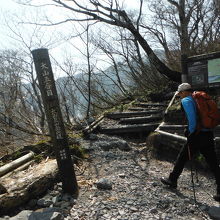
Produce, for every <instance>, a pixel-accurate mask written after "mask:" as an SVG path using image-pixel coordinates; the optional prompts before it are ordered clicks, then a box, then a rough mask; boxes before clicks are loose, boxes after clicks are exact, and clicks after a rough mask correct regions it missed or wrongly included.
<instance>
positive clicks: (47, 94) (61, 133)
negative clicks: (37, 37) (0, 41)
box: [32, 48, 78, 196]
mask: <svg viewBox="0 0 220 220" xmlns="http://www.w3.org/2000/svg"><path fill="white" fill-rule="evenodd" d="M32 55H33V58H34V64H35V68H36V73H37V77H38V81H39V87H40V91H41V95H42V100H43V104H44V108H45V113H46V117H47V121H48V126H49V132H50V135H51V138H52V142H53V145H54V150H55V153H56V158H57V165H58V169H59V173H60V177H61V181H62V188H63V192H64V193H69V194H71V195H76V196H77V195H78V185H77V181H76V176H75V171H74V167H73V162H72V159H71V154H70V151H69V145H68V139H67V134H66V132H65V127H64V123H63V118H62V114H61V110H60V106H59V100H58V95H57V90H56V86H55V81H54V77H53V72H52V68H51V63H50V58H49V54H48V50H47V49H45V48H42V49H36V50H33V51H32Z"/></svg>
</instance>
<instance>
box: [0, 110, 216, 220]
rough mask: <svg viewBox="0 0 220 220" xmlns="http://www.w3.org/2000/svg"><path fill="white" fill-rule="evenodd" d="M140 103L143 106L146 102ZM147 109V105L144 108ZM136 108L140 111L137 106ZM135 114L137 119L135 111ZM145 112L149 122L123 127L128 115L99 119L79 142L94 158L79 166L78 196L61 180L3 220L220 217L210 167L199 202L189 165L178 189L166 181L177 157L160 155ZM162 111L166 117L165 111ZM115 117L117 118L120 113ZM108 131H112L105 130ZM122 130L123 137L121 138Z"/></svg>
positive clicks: (201, 175)
mask: <svg viewBox="0 0 220 220" xmlns="http://www.w3.org/2000/svg"><path fill="white" fill-rule="evenodd" d="M137 107H138V108H139V110H140V106H137ZM141 107H143V106H141ZM151 108H152V107H151ZM154 108H155V106H154ZM139 110H138V111H139ZM145 110H146V108H145V109H144V110H143V111H145ZM151 110H152V109H151ZM131 112H137V111H136V110H134V109H132V111H131ZM120 114H121V113H120ZM126 114H127V115H129V113H126ZM126 114H125V115H126ZM132 114H133V115H132V117H134V113H132ZM141 114H143V115H142V116H140V115H138V114H136V116H135V117H138V121H142V120H143V121H144V122H143V121H142V122H141V123H142V124H138V123H137V124H135V123H133V120H135V119H133V120H131V121H132V122H131V123H132V124H131V125H121V124H120V123H119V121H120V120H121V119H122V118H123V121H124V119H125V118H129V117H127V116H126V117H125V115H123V114H122V115H123V116H122V117H119V118H117V119H115V118H114V119H112V118H109V117H108V118H107V117H105V118H104V119H103V118H102V119H101V120H100V121H99V122H97V123H94V127H95V128H96V129H95V130H94V131H96V132H94V133H92V132H91V131H92V130H93V129H91V128H89V131H90V132H88V133H87V138H86V139H81V138H79V139H78V140H77V141H78V142H79V143H80V145H81V146H82V147H83V148H84V149H86V150H87V152H88V158H87V159H84V160H82V161H81V162H80V164H78V165H77V166H76V165H75V171H76V176H77V181H78V185H79V196H78V198H77V199H74V198H72V197H71V196H69V195H65V194H62V192H61V191H62V190H61V183H59V182H58V183H56V184H54V186H52V187H50V188H49V189H48V190H47V192H46V193H45V194H43V195H41V196H38V197H35V198H32V199H31V200H30V201H29V202H27V203H26V204H25V205H23V206H21V207H19V209H16V210H11V212H10V213H8V215H5V216H2V217H1V218H0V219H1V220H3V219H11V220H16V219H22V220H44V219H45V220H49V219H51V220H52V219H53V220H59V219H65V220H148V219H149V220H151V219H152V220H154V219H158V220H159V219H160V220H162V219H164V220H169V219H172V220H178V219H184V220H185V219H192V220H193V219H195V220H197V219H198V220H200V219H220V207H219V203H217V202H215V201H214V200H213V198H212V195H214V194H215V188H216V187H215V182H214V178H213V176H212V175H211V174H210V172H207V170H206V169H204V168H201V167H199V168H198V180H199V181H198V182H196V183H195V191H196V201H197V202H196V203H195V201H194V196H193V188H192V183H191V172H190V169H189V166H187V167H186V168H185V169H184V171H183V173H182V175H181V177H180V179H179V182H178V187H177V189H176V190H174V189H170V188H169V187H166V186H164V185H163V184H162V183H161V182H160V178H161V177H162V176H168V174H169V172H170V170H171V169H172V167H173V162H174V160H175V157H176V155H175V156H174V155H173V154H170V152H169V151H167V150H165V152H163V154H161V155H160V156H159V157H158V154H157V155H155V154H154V152H153V150H152V146H151V143H150V142H149V141H146V139H147V136H148V135H149V133H150V132H151V131H154V130H155V127H154V126H152V127H151V128H150V129H149V130H146V124H148V125H149V123H152V122H151V121H150V122H148V118H147V116H146V115H145V114H144V113H141ZM160 114H161V116H162V114H163V113H160ZM112 115H114V117H115V115H119V114H118V113H117V114H116V113H114V114H112ZM150 115H152V112H151V114H150ZM157 116H158V115H157ZM117 117H118V116H117ZM140 117H145V118H144V119H143V118H142V119H140ZM146 118H147V119H146ZM154 120H156V121H154V122H153V123H154V124H158V125H159V124H160V123H161V119H159V118H158V117H157V118H156V119H155V117H154ZM146 121H147V123H146ZM97 124H98V126H96V125H97ZM143 124H145V127H144V128H143ZM139 125H140V126H139ZM158 125H157V126H158ZM135 126H136V128H135ZM157 126H156V127H157ZM163 126H164V125H163ZM118 127H120V129H119V130H117V129H118ZM127 127H129V129H130V130H128V128H127ZM109 128H110V129H109ZM123 128H125V129H123ZM137 128H139V130H138V129H137ZM142 128H143V129H142ZM169 128H170V127H169ZM103 129H109V130H104V132H103ZM87 131H88V129H87ZM128 131H129V132H128ZM108 132H110V133H108ZM119 133H120V136H116V134H119ZM179 133H181V132H179ZM110 134H111V135H110ZM162 140H163V139H162ZM157 150H158V149H157ZM161 150H162V149H161ZM194 170H195V168H194ZM195 179H196V178H195V176H194V180H195Z"/></svg>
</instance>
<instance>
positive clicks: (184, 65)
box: [181, 54, 188, 83]
mask: <svg viewBox="0 0 220 220" xmlns="http://www.w3.org/2000/svg"><path fill="white" fill-rule="evenodd" d="M181 67H182V75H181V80H182V83H185V82H188V70H187V55H186V54H182V55H181Z"/></svg>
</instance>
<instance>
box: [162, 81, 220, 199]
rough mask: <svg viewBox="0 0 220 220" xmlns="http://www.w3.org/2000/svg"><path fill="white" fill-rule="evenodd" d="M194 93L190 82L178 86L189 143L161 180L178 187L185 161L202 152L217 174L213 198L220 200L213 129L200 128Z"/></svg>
mask: <svg viewBox="0 0 220 220" xmlns="http://www.w3.org/2000/svg"><path fill="white" fill-rule="evenodd" d="M192 94H193V91H192V87H191V85H190V84H188V83H182V84H180V85H179V86H178V90H177V95H178V96H180V98H181V105H182V109H183V110H184V112H185V115H186V119H187V122H188V127H187V128H186V129H185V131H184V134H185V136H186V137H187V143H186V144H185V145H184V146H183V147H182V149H181V151H180V153H179V155H178V157H177V160H176V162H175V165H174V168H173V171H172V172H171V173H170V175H169V177H168V178H164V177H163V178H161V182H162V183H163V184H165V185H168V186H170V187H171V188H176V187H177V180H178V178H179V176H180V175H181V173H182V171H183V168H184V165H185V163H186V162H187V161H188V160H191V158H192V157H193V155H195V154H196V153H197V152H200V153H201V154H202V155H203V156H204V157H205V159H206V162H207V164H208V165H209V167H210V169H211V170H212V172H213V174H214V176H215V180H216V184H217V193H216V195H214V196H213V198H214V200H216V201H218V202H220V168H219V164H218V161H217V156H216V152H215V146H214V135H213V130H212V129H206V128H202V127H201V126H200V128H198V127H199V126H198V124H199V122H198V120H197V118H198V116H197V106H196V102H195V100H194V99H193V97H192Z"/></svg>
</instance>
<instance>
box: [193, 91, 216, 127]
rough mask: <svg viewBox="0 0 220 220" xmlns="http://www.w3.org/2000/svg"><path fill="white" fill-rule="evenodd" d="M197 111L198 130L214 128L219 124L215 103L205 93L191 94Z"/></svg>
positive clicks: (196, 92)
mask: <svg viewBox="0 0 220 220" xmlns="http://www.w3.org/2000/svg"><path fill="white" fill-rule="evenodd" d="M192 97H193V98H194V100H195V102H196V105H197V111H198V120H199V128H215V127H216V126H217V125H219V124H220V112H219V110H218V106H217V104H216V102H215V101H214V100H213V99H212V98H211V97H210V96H209V95H208V94H207V93H205V92H203V91H195V92H193V94H192Z"/></svg>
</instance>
